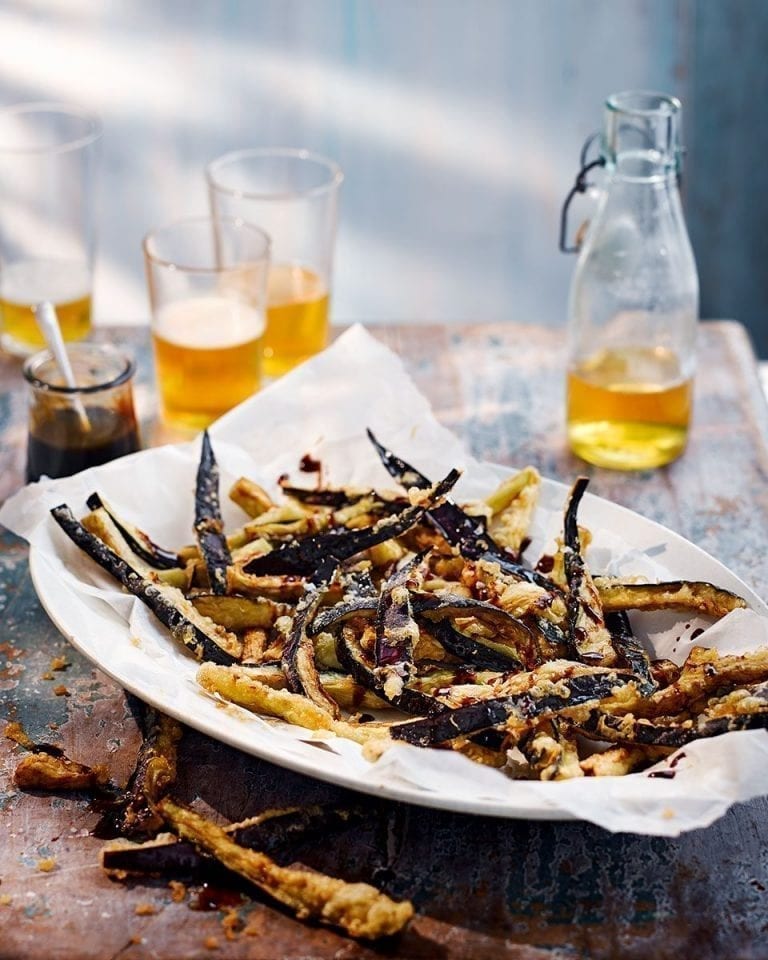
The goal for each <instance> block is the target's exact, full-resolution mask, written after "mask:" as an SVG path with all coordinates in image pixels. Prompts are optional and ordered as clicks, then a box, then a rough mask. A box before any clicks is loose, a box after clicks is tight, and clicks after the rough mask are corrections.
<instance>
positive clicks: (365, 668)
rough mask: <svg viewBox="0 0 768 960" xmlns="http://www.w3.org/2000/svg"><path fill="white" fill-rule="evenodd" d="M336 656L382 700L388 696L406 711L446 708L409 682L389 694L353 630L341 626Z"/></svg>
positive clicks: (428, 712) (429, 711)
mask: <svg viewBox="0 0 768 960" xmlns="http://www.w3.org/2000/svg"><path fill="white" fill-rule="evenodd" d="M336 656H337V658H338V660H339V663H340V664H341V665H342V667H344V669H345V670H346V671H347V673H349V674H351V675H352V678H353V679H354V680H356V681H357V682H358V683H359V684H360V686H361V687H365V688H366V689H367V690H372V691H373V692H374V693H375V694H376V695H377V696H379V697H381V699H382V700H386V701H387V702H388V703H391V704H392V706H393V707H397V708H398V709H399V710H402V711H403V712H404V713H413V714H416V715H418V716H434V715H435V714H438V713H441V712H442V711H443V710H446V709H447V707H446V706H445V705H444V704H442V703H441V702H440V701H439V700H437V699H436V698H435V697H431V696H430V695H429V694H427V693H422V692H421V691H420V690H411V689H410V688H409V687H407V686H403V688H402V690H401V691H400V693H398V694H395V695H391V694H389V695H388V694H387V692H386V691H385V687H384V683H383V682H382V681H381V680H380V679H379V677H378V676H377V674H376V673H374V670H373V668H372V667H370V666H369V665H368V664H367V663H366V662H365V658H364V657H363V652H362V650H361V649H360V644H359V643H357V641H356V639H355V638H354V637H353V636H352V632H351V631H350V630H347V629H342V630H340V631H339V635H338V636H337V637H336Z"/></svg>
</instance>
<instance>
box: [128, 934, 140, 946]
mask: <svg viewBox="0 0 768 960" xmlns="http://www.w3.org/2000/svg"><path fill="white" fill-rule="evenodd" d="M128 943H137V944H138V943H144V937H140V936H139V935H138V933H134V935H133V936H132V937H131V938H130V940H129V941H128Z"/></svg>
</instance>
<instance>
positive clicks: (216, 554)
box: [195, 430, 232, 596]
mask: <svg viewBox="0 0 768 960" xmlns="http://www.w3.org/2000/svg"><path fill="white" fill-rule="evenodd" d="M195 535H196V537H197V542H198V545H199V547H200V553H201V554H202V556H203V560H204V561H205V566H206V569H207V570H208V579H209V580H210V583H211V592H212V593H215V594H216V595H217V596H223V595H224V594H225V593H226V592H227V567H228V566H230V564H231V563H232V555H231V554H230V552H229V547H228V546H227V538H226V537H225V536H224V524H223V523H222V519H221V506H220V504H219V467H218V464H217V463H216V458H215V457H214V455H213V448H212V447H211V440H210V437H209V436H208V431H207V430H205V431H204V432H203V442H202V447H201V450H200V463H199V465H198V468H197V483H196V485H195Z"/></svg>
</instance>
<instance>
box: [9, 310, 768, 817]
mask: <svg viewBox="0 0 768 960" xmlns="http://www.w3.org/2000/svg"><path fill="white" fill-rule="evenodd" d="M366 427H371V428H372V429H373V430H374V432H375V433H377V434H378V436H379V437H380V439H381V440H382V441H383V442H384V443H385V444H386V445H387V446H389V447H391V448H392V449H393V450H395V451H396V452H397V453H398V454H400V455H401V456H402V457H404V458H405V459H406V460H409V461H411V462H412V463H413V464H414V466H416V467H418V468H419V469H421V470H423V472H424V473H426V474H427V475H429V476H430V477H432V478H434V479H436V478H438V477H440V476H443V475H444V474H445V473H447V472H448V470H449V469H450V468H452V467H455V466H458V467H461V468H462V469H463V470H464V475H463V476H462V479H461V480H460V482H459V485H458V486H457V488H456V496H457V497H458V498H459V499H460V498H461V497H475V496H482V495H484V494H486V493H487V492H488V491H489V490H490V489H491V488H492V487H493V486H494V485H495V484H496V483H497V482H498V481H499V479H500V478H501V477H503V476H504V475H505V473H506V472H507V471H506V470H505V469H504V468H501V467H498V466H494V465H492V464H484V463H478V462H477V461H476V460H474V459H473V458H472V457H470V456H468V455H467V453H466V452H465V450H464V449H463V447H462V445H461V443H460V442H459V440H458V439H457V438H456V437H455V436H453V435H452V434H451V433H450V432H449V431H447V430H446V429H445V428H443V427H442V426H440V425H439V424H438V422H437V421H436V420H435V418H434V416H433V414H432V412H431V410H430V408H429V405H428V403H427V401H426V399H425V398H424V397H423V396H422V395H421V394H420V393H419V392H418V390H417V389H416V387H415V386H414V384H413V382H412V381H411V380H410V378H409V377H408V376H407V375H406V373H405V371H404V369H403V365H402V363H401V361H400V360H399V358H398V357H397V356H395V354H393V353H392V352H391V351H390V350H388V349H387V348H386V347H384V346H382V345H381V344H380V343H378V341H376V340H375V339H374V338H373V337H371V336H370V335H369V334H368V333H367V332H366V331H365V330H364V329H363V328H362V327H355V328H352V329H351V330H349V331H348V332H347V333H345V334H344V335H343V336H342V337H340V338H339V339H338V340H337V341H336V342H335V343H334V344H333V346H331V347H330V348H329V349H328V350H326V351H325V352H324V353H323V354H321V355H320V356H318V357H316V358H314V359H313V360H311V361H309V362H308V363H306V364H304V365H303V366H302V367H300V368H299V369H297V370H295V371H293V372H292V373H291V374H289V375H288V376H286V377H284V378H283V379H281V380H280V381H278V382H276V383H275V384H273V385H272V386H270V387H269V388H267V389H265V390H264V391H262V392H261V393H260V394H258V395H256V396H254V397H252V398H251V399H249V400H247V401H246V402H245V403H243V404H241V405H240V406H239V407H238V408H237V409H235V410H233V411H231V412H230V413H229V414H227V415H226V416H225V417H223V418H221V419H220V420H219V421H218V422H217V423H216V424H215V425H214V426H213V427H212V429H211V431H210V432H211V437H212V441H213V445H214V450H215V453H216V457H217V459H218V461H219V465H220V469H221V486H222V491H226V490H227V489H228V487H229V485H230V484H231V483H232V482H233V481H234V480H235V479H237V477H239V476H241V475H246V476H249V477H252V478H254V479H255V480H257V481H258V482H260V483H262V484H263V485H264V486H265V487H267V488H269V489H273V490H274V489H277V484H276V480H277V478H278V477H279V476H280V475H281V474H283V473H290V474H292V475H293V477H294V478H295V479H296V480H297V481H298V482H307V478H306V477H304V478H303V481H302V478H301V475H299V474H298V471H297V465H298V461H299V459H300V458H301V457H302V456H303V455H304V454H306V453H309V454H312V455H313V456H315V457H318V458H319V459H320V460H321V461H322V463H323V468H324V475H325V478H326V479H327V480H328V481H330V482H331V483H354V484H360V485H366V484H372V485H378V486H382V487H391V486H392V481H391V480H390V478H389V476H388V475H387V474H386V472H385V471H384V469H383V467H382V466H381V465H380V464H379V462H378V458H377V457H376V455H375V453H374V451H373V450H372V448H371V446H370V444H369V442H368V440H367V438H366V436H365V428H366ZM198 453H199V442H198V441H195V442H193V443H188V444H180V445H174V446H165V447H159V448H155V449H151V450H146V451H143V452H141V453H138V454H134V455H132V456H129V457H125V458H123V459H122V460H118V461H115V462H113V463H110V464H106V465H105V466H103V467H98V468H95V469H91V470H86V471H83V473H81V474H78V475H77V476H75V477H70V478H67V479H63V480H54V481H50V480H44V481H41V482H40V483H39V484H34V485H31V486H28V487H25V488H24V489H23V490H21V491H20V492H19V493H18V494H16V495H15V496H14V497H12V498H11V499H10V500H9V501H8V502H7V503H6V504H5V505H4V506H3V508H2V510H0V522H2V523H4V524H5V525H6V526H7V527H9V528H10V529H11V530H13V531H14V532H15V533H17V534H19V535H20V536H23V537H25V538H26V539H27V540H28V541H29V542H30V544H31V545H32V548H33V549H32V555H31V566H32V571H33V575H34V577H35V583H36V586H37V589H38V593H39V594H40V597H41V600H42V602H43V604H44V605H45V607H46V609H47V610H48V611H49V613H51V615H52V617H53V618H54V620H55V621H56V622H57V624H58V625H59V627H60V628H61V629H62V632H64V633H65V635H66V636H68V637H69V638H70V639H71V640H72V641H73V643H74V644H75V645H76V646H77V647H78V649H80V650H81V651H82V652H83V653H85V654H86V656H88V657H90V658H91V659H92V660H94V661H95V662H96V663H97V664H99V665H100V666H101V667H102V668H103V669H104V670H105V671H106V672H107V673H109V674H110V675H111V676H113V677H114V678H115V679H117V680H118V681H119V682H120V683H122V684H123V685H124V686H126V687H127V688H128V689H131V690H132V691H133V692H135V693H137V694H138V695H139V696H141V697H143V698H144V699H146V700H147V701H149V702H152V703H154V704H155V705H156V706H158V707H159V708H160V709H164V710H166V711H167V712H168V713H170V714H172V715H174V716H176V717H178V718H179V719H181V720H184V721H185V722H187V723H189V724H190V725H191V726H195V727H197V728H198V729H201V730H203V731H204V732H206V733H209V734H210V735H212V736H215V737H218V738H220V739H222V740H224V741H226V742H228V743H231V744H233V745H235V746H238V747H240V748H241V749H244V750H247V751H250V752H253V753H255V754H257V755H259V756H264V757H267V758H268V759H271V760H273V761H275V762H277V763H283V764H285V765H287V766H290V767H292V768H293V769H298V770H301V771H303V772H307V773H311V774H314V775H316V776H318V777H321V778H323V779H328V780H331V781H333V782H338V783H342V784H345V785H347V786H352V787H358V788H359V789H363V790H366V791H368V792H372V793H382V794H384V795H387V796H394V797H398V798H400V799H404V800H410V801H413V802H419V803H424V804H427V805H429V806H437V807H445V808H448V809H458V810H466V811H468V812H478V813H489V814H493V815H496V816H510V817H531V818H544V819H558V818H565V819H571V818H579V819H585V820H590V821H592V822H593V823H596V824H598V825H600V826H602V827H605V828H606V829H608V830H613V831H627V832H633V833H646V834H659V835H668V836H674V835H677V834H679V833H681V832H682V831H685V830H690V829H693V828H696V827H703V826H706V825H708V824H709V823H711V822H712V821H713V820H715V819H716V818H717V817H719V816H721V815H722V814H723V813H724V812H725V811H726V810H727V808H728V807H729V806H730V805H731V804H732V803H735V802H737V801H744V800H748V799H750V798H751V797H754V796H758V795H761V794H765V793H768V735H766V733H765V732H764V731H762V730H755V731H749V732H743V733H731V734H727V735H725V736H722V737H718V738H715V739H712V740H707V741H699V742H697V743H693V744H690V745H688V746H686V747H685V748H684V750H683V751H681V752H682V753H683V754H684V756H683V757H682V758H681V759H680V760H679V762H678V763H677V764H676V767H675V776H674V778H673V779H662V778H649V777H648V775H647V772H644V773H642V774H633V775H630V776H627V777H611V778H583V779H577V780H570V781H564V782H559V783H527V782H520V781H513V780H511V779H510V778H509V777H508V776H507V775H506V774H505V773H503V772H500V771H497V770H492V769H489V768H485V767H482V766H479V765H477V764H474V763H472V762H471V761H469V760H467V759H466V758H464V757H462V756H459V755H456V754H453V753H451V752H450V751H445V750H422V749H418V748H416V747H411V746H409V745H405V744H397V745H395V746H393V747H392V748H391V749H389V750H388V751H387V752H386V753H385V754H384V755H383V756H382V757H381V758H380V759H379V760H378V761H376V762H375V763H370V762H368V761H367V760H365V759H363V757H362V756H361V753H360V748H359V747H358V746H357V745H356V744H354V743H352V742H350V741H347V740H341V739H339V738H335V737H331V736H328V737H326V738H324V739H323V741H322V743H320V742H318V737H317V734H312V733H310V732H309V731H306V730H302V729H301V728H298V727H294V726H291V725H289V724H285V723H282V722H277V721H270V720H265V719H263V718H260V717H257V716H254V715H252V714H250V713H248V712H247V711H245V710H242V709H241V708H239V707H234V706H232V705H229V706H227V707H226V708H223V709H222V706H221V704H218V703H216V702H215V701H214V700H213V698H211V697H209V696H208V695H207V694H206V693H205V692H204V691H202V690H201V689H200V688H199V687H198V686H197V685H196V683H195V680H194V677H195V672H196V669H197V664H196V662H195V661H194V660H193V659H192V658H191V657H190V656H189V655H188V654H187V653H186V651H184V650H181V649H179V648H178V647H177V645H176V644H175V643H174V642H173V641H172V640H171V639H170V637H169V636H168V634H167V633H166V631H165V630H164V628H163V627H162V626H160V625H159V624H158V623H157V622H156V621H155V619H154V617H153V616H152V614H151V613H150V612H149V611H148V610H147V609H146V608H145V607H144V606H143V605H142V604H141V603H140V602H139V601H138V600H136V599H134V598H133V597H131V596H128V595H126V594H125V593H123V592H122V590H121V588H120V587H119V585H117V584H115V582H114V581H112V580H111V578H110V577H109V576H108V575H107V574H106V573H104V571H102V570H101V569H100V568H98V567H97V566H96V565H95V564H94V563H93V562H92V561H90V560H89V559H88V558H87V557H86V556H85V555H83V554H82V553H81V552H80V551H79V550H78V549H77V548H76V547H75V546H74V545H73V544H72V543H71V542H70V541H69V540H68V539H67V538H66V537H65V536H64V534H63V533H62V532H61V531H60V530H59V529H58V527H57V526H56V524H55V523H54V522H53V520H52V519H51V518H50V516H49V512H48V511H49V510H50V508H51V507H53V506H56V505H57V504H59V503H62V502H66V503H68V504H69V505H70V506H71V507H72V509H73V511H74V512H75V513H76V514H77V515H82V514H83V513H85V512H86V506H85V500H86V498H87V497H88V496H89V495H90V494H91V493H92V492H93V491H94V490H98V491H99V492H100V493H101V494H102V495H103V496H104V497H105V498H106V499H108V500H109V501H110V502H111V504H113V505H114V507H115V508H116V509H117V510H118V511H119V512H120V513H121V514H123V515H125V516H126V517H127V518H130V519H131V520H133V521H134V522H136V523H137V524H138V525H139V526H141V527H143V528H144V529H145V530H147V532H149V533H150V535H151V536H152V537H153V538H154V539H155V540H157V541H158V542H160V543H163V544H167V545H168V546H174V547H175V546H179V545H181V544H182V543H188V542H190V541H191V540H192V532H191V531H192V518H193V490H194V483H195V473H196V469H197V461H198ZM520 466H522V464H521V465H520ZM310 481H311V478H310ZM564 495H565V488H564V487H563V486H562V485H561V484H557V483H554V482H552V481H545V483H544V486H543V490H542V504H541V507H540V509H539V510H538V513H537V516H536V520H535V523H534V530H533V534H534V538H533V544H532V546H531V548H530V555H531V556H533V557H535V556H537V555H538V552H540V551H541V550H543V549H544V547H545V546H546V544H547V543H548V542H549V541H550V539H551V538H552V537H553V536H554V535H555V534H556V533H558V532H559V531H560V528H561V524H562V505H563V501H564ZM222 502H223V508H224V517H225V521H226V522H228V523H231V524H233V525H234V524H237V523H241V522H243V519H244V517H243V515H242V513H241V512H240V511H239V509H238V508H237V507H235V506H234V505H233V504H231V503H229V502H228V501H227V499H226V497H225V496H224V495H223V496H222ZM580 520H581V522H583V523H585V525H587V526H589V527H590V529H591V530H592V532H593V534H594V540H593V543H592V545H591V547H590V551H589V555H588V559H589V562H590V565H591V566H592V568H593V570H594V571H595V572H609V573H616V574H625V575H626V574H632V575H637V574H641V575H644V576H646V577H649V578H651V579H653V578H670V577H675V578H681V577H684V578H691V579H693V578H696V579H709V580H712V581H714V582H716V583H717V584H718V585H720V586H723V587H727V588H728V589H732V590H736V591H737V592H740V593H741V594H742V595H743V596H745V597H746V598H747V599H748V600H749V601H750V604H751V606H752V608H753V609H751V610H748V611H736V612H735V613H732V614H730V615H729V616H728V617H726V618H725V619H724V620H722V621H721V622H720V623H718V624H716V625H715V626H712V627H709V628H708V629H705V632H704V633H703V634H702V635H700V636H698V637H694V634H695V632H696V631H697V630H699V629H700V628H707V626H708V624H707V623H706V622H704V621H699V620H697V619H695V618H688V617H686V618H683V620H682V621H681V618H680V617H679V616H677V615H667V614H665V615H661V614H656V615H641V616H634V617H633V625H634V627H635V629H636V631H637V632H638V634H639V635H640V636H641V637H643V638H644V640H646V642H647V645H648V647H649V649H650V650H651V651H652V652H653V653H654V654H655V655H656V656H665V657H670V658H671V659H674V660H676V661H677V662H682V661H683V660H684V659H685V656H686V655H687V652H688V650H689V649H690V647H691V646H692V645H693V643H694V641H695V642H696V643H698V644H700V645H713V646H717V647H718V648H719V649H721V650H727V651H729V652H746V651H747V650H752V649H755V648H757V647H758V646H763V645H766V644H768V619H766V618H765V616H763V614H765V613H766V607H765V605H764V604H762V602H761V601H760V600H759V598H757V597H756V596H755V595H754V594H753V593H752V592H751V591H750V590H749V588H747V587H746V585H744V584H743V583H741V581H739V580H738V579H737V578H736V577H735V576H734V575H733V574H731V573H730V572H728V571H727V570H726V569H725V568H724V567H722V565H721V564H719V563H718V562H717V561H715V560H713V559H712V558H711V557H708V556H707V555H706V554H704V553H703V552H702V551H700V550H698V549H697V548H695V547H694V546H693V545H691V544H688V543H686V542H685V541H683V540H681V538H679V537H677V536H676V535H675V534H673V533H671V532H670V531H668V530H665V529H664V528H662V527H660V526H658V525H657V524H654V523H652V522H650V521H648V520H644V519H643V518H641V517H638V516H637V515H636V514H633V513H631V512H630V511H627V510H624V509H623V508H621V507H618V506H616V505H614V504H609V503H607V502H606V501H601V500H600V499H598V498H596V497H589V496H587V497H586V498H585V501H584V504H583V508H582V512H581V515H580ZM658 766H664V764H660V765H658Z"/></svg>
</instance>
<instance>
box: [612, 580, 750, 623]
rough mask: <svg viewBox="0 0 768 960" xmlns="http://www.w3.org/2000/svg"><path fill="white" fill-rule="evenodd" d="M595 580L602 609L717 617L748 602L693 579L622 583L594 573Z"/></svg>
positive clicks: (726, 591) (744, 605) (717, 618)
mask: <svg viewBox="0 0 768 960" xmlns="http://www.w3.org/2000/svg"><path fill="white" fill-rule="evenodd" d="M594 583H595V587H596V588H597V592H598V595H599V597H600V603H601V604H602V607H603V611H604V612H605V613H608V612H611V611H614V610H679V611H681V612H683V613H687V612H691V613H701V614H704V615H705V616H708V617H714V618H715V619H716V620H719V619H720V617H724V616H725V615H726V614H727V613H730V612H731V611H732V610H740V609H743V608H744V607H746V605H747V604H746V602H745V601H744V600H742V598H741V597H738V596H737V595H736V594H735V593H731V591H730V590H723V589H721V588H719V587H715V586H713V585H712V584H711V583H704V582H702V581H696V580H671V581H668V582H667V583H621V582H620V581H618V580H613V579H611V578H610V577H595V580H594Z"/></svg>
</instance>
